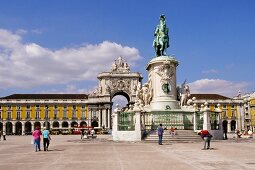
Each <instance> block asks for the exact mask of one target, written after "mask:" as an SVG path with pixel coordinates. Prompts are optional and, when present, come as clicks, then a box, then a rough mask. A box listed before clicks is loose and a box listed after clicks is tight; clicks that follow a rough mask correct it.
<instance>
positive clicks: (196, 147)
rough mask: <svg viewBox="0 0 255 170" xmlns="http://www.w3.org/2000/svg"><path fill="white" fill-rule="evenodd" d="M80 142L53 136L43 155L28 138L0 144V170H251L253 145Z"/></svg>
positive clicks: (254, 160) (245, 142)
mask: <svg viewBox="0 0 255 170" xmlns="http://www.w3.org/2000/svg"><path fill="white" fill-rule="evenodd" d="M79 138H80V136H78V135H70V136H62V135H59V136H52V141H51V144H50V149H49V151H48V152H44V151H40V152H35V151H34V148H33V145H31V144H30V143H31V136H7V141H0V169H1V170H12V169H15V170H18V169H24V170H25V169H26V170H27V169H36V170H38V169H47V170H51V169H53V170H55V169H59V170H64V169H75V170H76V169H103V170H108V169H109V170H112V169H116V170H119V169H120V170H123V169H130V170H136V169H141V170H154V169H157V170H160V169H163V170H166V169H174V170H177V169H207V170H208V169H238V170H239V169H255V152H254V151H255V143H254V142H255V141H254V140H253V139H249V140H247V139H246V140H244V139H242V140H239V141H236V140H233V139H232V140H228V141H212V148H213V149H212V150H201V148H202V145H203V144H202V141H201V143H199V142H198V143H165V144H163V145H157V144H156V143H144V142H137V143H134V142H113V141H111V136H108V135H104V136H98V138H97V139H95V140H84V141H81V140H80V139H79Z"/></svg>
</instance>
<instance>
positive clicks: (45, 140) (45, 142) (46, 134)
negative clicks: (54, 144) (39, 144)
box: [42, 127, 51, 151]
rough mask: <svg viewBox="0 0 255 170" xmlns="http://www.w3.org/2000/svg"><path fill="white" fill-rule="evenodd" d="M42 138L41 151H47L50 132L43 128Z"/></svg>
mask: <svg viewBox="0 0 255 170" xmlns="http://www.w3.org/2000/svg"><path fill="white" fill-rule="evenodd" d="M42 136H43V150H44V151H49V150H48V148H49V145H50V139H51V138H50V132H49V131H48V130H47V129H46V127H44V128H43V132H42Z"/></svg>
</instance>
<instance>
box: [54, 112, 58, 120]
mask: <svg viewBox="0 0 255 170" xmlns="http://www.w3.org/2000/svg"><path fill="white" fill-rule="evenodd" d="M57 117H58V110H54V119H57Z"/></svg>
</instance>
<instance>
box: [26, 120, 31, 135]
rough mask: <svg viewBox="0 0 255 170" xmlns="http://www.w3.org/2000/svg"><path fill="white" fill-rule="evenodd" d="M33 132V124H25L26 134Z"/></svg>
mask: <svg viewBox="0 0 255 170" xmlns="http://www.w3.org/2000/svg"><path fill="white" fill-rule="evenodd" d="M31 132H32V124H31V122H26V123H25V134H28V133H31Z"/></svg>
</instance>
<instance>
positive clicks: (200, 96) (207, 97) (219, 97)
mask: <svg viewBox="0 0 255 170" xmlns="http://www.w3.org/2000/svg"><path fill="white" fill-rule="evenodd" d="M193 97H196V99H197V100H227V99H230V98H229V97H226V96H222V95H219V94H190V97H189V98H190V99H191V98H193Z"/></svg>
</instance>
